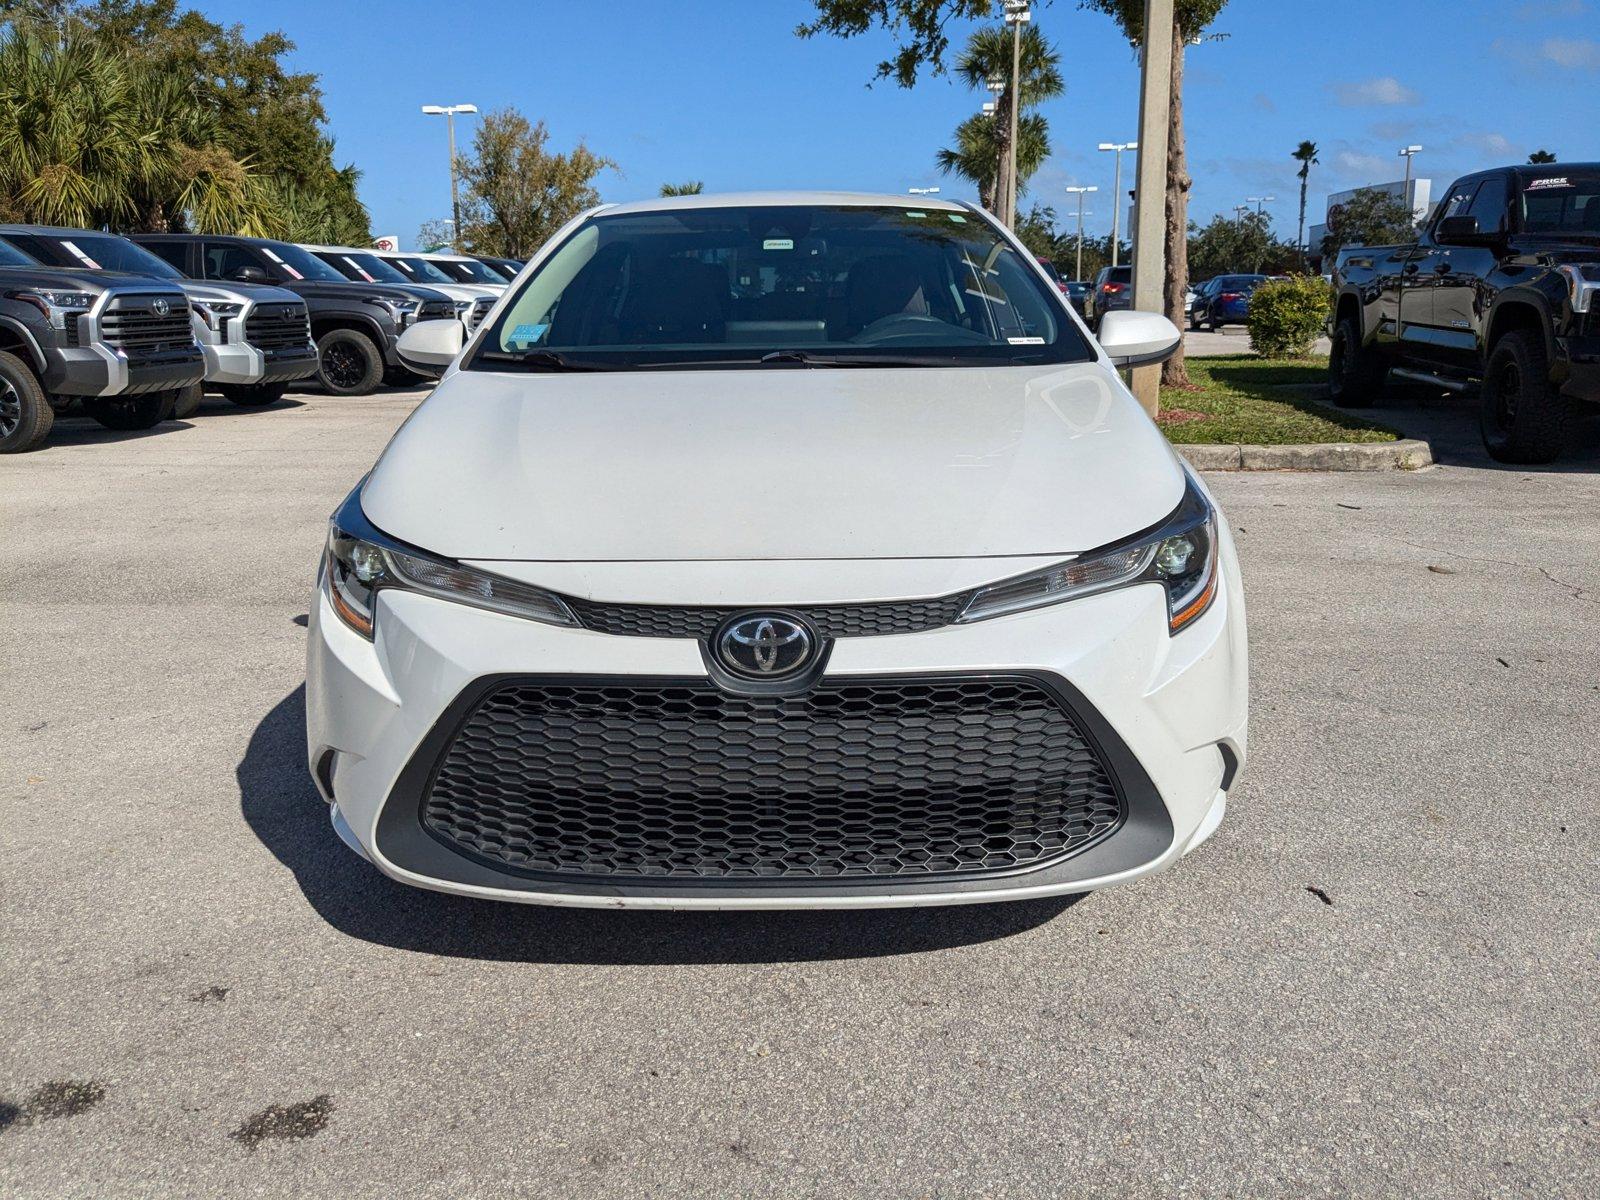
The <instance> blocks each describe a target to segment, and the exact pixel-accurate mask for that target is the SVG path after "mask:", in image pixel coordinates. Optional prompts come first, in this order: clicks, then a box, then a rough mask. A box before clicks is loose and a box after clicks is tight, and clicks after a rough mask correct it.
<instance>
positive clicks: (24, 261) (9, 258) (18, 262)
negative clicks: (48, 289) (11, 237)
mask: <svg viewBox="0 0 1600 1200" xmlns="http://www.w3.org/2000/svg"><path fill="white" fill-rule="evenodd" d="M38 265H39V264H38V263H37V262H35V261H34V260H33V259H31V258H29V257H28V256H27V255H26V254H24V253H23V252H22V251H21V250H18V249H17V248H16V247H15V246H13V245H11V243H10V242H7V241H6V240H5V239H4V238H0V267H37V266H38Z"/></svg>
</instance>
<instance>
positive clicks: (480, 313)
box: [467, 296, 495, 329]
mask: <svg viewBox="0 0 1600 1200" xmlns="http://www.w3.org/2000/svg"><path fill="white" fill-rule="evenodd" d="M494 300H495V298H494V297H493V296H479V297H478V298H477V299H476V300H474V301H473V302H472V311H471V312H470V313H468V314H467V328H468V329H476V328H477V327H478V324H479V323H480V322H481V321H482V320H483V319H484V318H485V317H487V316H488V315H489V310H490V309H491V308H493V307H494Z"/></svg>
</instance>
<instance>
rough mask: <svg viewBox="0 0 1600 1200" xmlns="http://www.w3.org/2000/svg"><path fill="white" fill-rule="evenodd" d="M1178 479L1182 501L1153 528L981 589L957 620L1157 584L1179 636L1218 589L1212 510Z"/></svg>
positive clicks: (1197, 492) (1192, 484)
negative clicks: (1182, 490) (1065, 560)
mask: <svg viewBox="0 0 1600 1200" xmlns="http://www.w3.org/2000/svg"><path fill="white" fill-rule="evenodd" d="M1184 476H1185V479H1186V480H1187V483H1188V486H1187V488H1186V489H1185V491H1184V494H1183V501H1182V502H1181V503H1180V504H1179V505H1178V507H1177V509H1176V510H1175V511H1174V512H1173V514H1172V515H1171V516H1170V517H1168V518H1167V519H1166V520H1165V521H1163V522H1162V523H1161V524H1160V525H1158V526H1156V528H1154V529H1152V530H1150V531H1148V532H1146V533H1142V534H1139V535H1137V536H1135V537H1133V538H1130V539H1127V540H1126V541H1123V542H1119V543H1117V544H1115V545H1112V546H1107V547H1104V548H1102V549H1099V550H1093V551H1090V552H1089V553H1088V554H1084V555H1082V556H1081V557H1079V558H1075V559H1073V560H1072V561H1071V562H1065V563H1061V564H1060V565H1058V566H1054V567H1050V568H1047V569H1046V570H1043V571H1035V572H1033V573H1032V574H1029V575H1023V576H1020V577H1018V578H1016V579H1010V580H1007V581H1005V582H1003V583H997V584H994V585H992V586H990V587H986V588H983V589H981V590H979V591H978V592H977V593H975V594H974V595H973V597H972V599H971V600H969V601H968V602H967V606H966V608H964V609H963V610H962V612H961V616H960V617H958V618H957V619H958V620H960V621H983V620H987V619H988V618H990V617H999V616H1004V615H1005V614H1006V613H1014V612H1023V611H1025V610H1027V609H1030V608H1040V607H1043V606H1044V605H1046V604H1061V603H1063V602H1064V601H1067V600H1077V599H1081V598H1082V597H1084V596H1093V595H1096V594H1098V593H1100V592H1109V591H1115V590H1116V589H1118V588H1125V587H1135V586H1137V585H1139V584H1145V583H1159V584H1160V585H1161V586H1162V589H1163V590H1164V591H1165V592H1166V595H1167V632H1168V633H1177V632H1178V631H1179V630H1180V629H1183V628H1184V627H1185V626H1186V625H1189V624H1190V623H1191V622H1193V621H1194V620H1195V619H1196V618H1198V617H1199V616H1200V615H1201V614H1202V613H1204V612H1205V611H1206V609H1208V608H1209V607H1211V601H1212V600H1213V599H1214V598H1215V597H1216V594H1217V514H1216V510H1215V509H1214V508H1212V507H1211V503H1210V501H1208V500H1207V499H1206V497H1205V494H1204V493H1203V492H1202V491H1201V490H1200V489H1199V487H1198V486H1197V485H1196V484H1195V482H1194V480H1193V479H1192V478H1190V477H1189V475H1188V472H1185V473H1184Z"/></svg>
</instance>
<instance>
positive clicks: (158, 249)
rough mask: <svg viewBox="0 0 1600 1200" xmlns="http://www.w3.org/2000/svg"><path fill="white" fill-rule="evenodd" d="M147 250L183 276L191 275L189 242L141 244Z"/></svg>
mask: <svg viewBox="0 0 1600 1200" xmlns="http://www.w3.org/2000/svg"><path fill="white" fill-rule="evenodd" d="M139 244H140V245H141V246H143V247H144V248H145V249H146V250H148V251H150V253H151V254H154V255H155V256H156V257H157V258H159V259H161V260H162V261H163V262H165V263H167V264H169V265H170V266H172V267H173V268H174V269H175V270H177V271H178V272H179V273H180V274H182V275H187V274H188V273H189V243H187V242H140V243H139Z"/></svg>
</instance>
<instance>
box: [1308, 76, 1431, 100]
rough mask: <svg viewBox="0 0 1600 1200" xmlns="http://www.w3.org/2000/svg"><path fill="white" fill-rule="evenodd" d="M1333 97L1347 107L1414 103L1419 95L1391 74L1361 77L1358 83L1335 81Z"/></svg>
mask: <svg viewBox="0 0 1600 1200" xmlns="http://www.w3.org/2000/svg"><path fill="white" fill-rule="evenodd" d="M1330 86H1331V87H1332V88H1333V94H1334V97H1335V98H1336V99H1337V100H1338V101H1339V103H1340V104H1343V105H1345V106H1346V107H1347V108H1355V107H1360V106H1364V105H1395V104H1415V103H1416V102H1417V101H1418V99H1420V97H1418V95H1417V93H1416V92H1414V91H1412V90H1411V89H1410V88H1408V87H1407V86H1406V85H1405V84H1403V83H1401V82H1400V81H1399V80H1398V79H1396V78H1395V77H1394V76H1393V75H1380V76H1378V77H1377V78H1376V79H1363V80H1361V81H1360V82H1358V83H1335V84H1332V85H1330Z"/></svg>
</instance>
